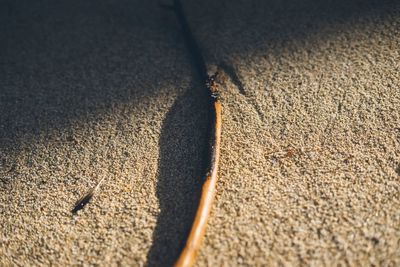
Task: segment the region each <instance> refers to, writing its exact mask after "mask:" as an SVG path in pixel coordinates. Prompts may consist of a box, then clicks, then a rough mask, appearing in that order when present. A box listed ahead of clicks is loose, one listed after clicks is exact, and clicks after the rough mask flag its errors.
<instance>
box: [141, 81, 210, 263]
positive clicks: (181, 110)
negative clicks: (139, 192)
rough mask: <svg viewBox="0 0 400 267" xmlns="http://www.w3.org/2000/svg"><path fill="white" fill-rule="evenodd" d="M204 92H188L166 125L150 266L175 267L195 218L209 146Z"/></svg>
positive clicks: (170, 113)
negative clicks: (158, 207)
mask: <svg viewBox="0 0 400 267" xmlns="http://www.w3.org/2000/svg"><path fill="white" fill-rule="evenodd" d="M196 87H197V88H196ZM200 90H201V86H198V85H197V86H196V85H194V86H193V87H191V88H188V90H187V91H186V93H185V94H183V95H182V96H180V97H179V98H178V99H177V100H176V101H175V103H174V105H173V106H172V108H171V109H170V110H169V112H168V113H167V115H166V117H165V119H164V121H163V124H162V132H161V136H160V141H159V142H160V155H159V161H158V178H157V197H158V199H159V204H160V214H159V216H158V219H157V226H156V229H155V231H154V234H153V245H152V247H151V249H150V251H149V253H148V255H147V264H148V266H171V265H172V264H173V263H174V261H175V260H176V259H177V257H178V255H179V252H180V251H181V249H182V248H183V245H184V243H185V240H186V237H187V235H188V233H189V230H190V227H191V224H192V221H193V218H194V214H195V210H196V207H197V203H198V200H199V196H200V188H201V185H202V182H203V176H204V172H205V164H206V162H205V160H204V158H205V157H204V156H205V153H206V152H207V144H208V142H207V136H208V133H207V126H208V115H207V103H206V101H205V97H204V94H203V93H202V92H200Z"/></svg>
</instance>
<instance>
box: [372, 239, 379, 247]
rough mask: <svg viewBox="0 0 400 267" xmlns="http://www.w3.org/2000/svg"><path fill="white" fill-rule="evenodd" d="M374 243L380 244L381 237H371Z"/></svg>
mask: <svg viewBox="0 0 400 267" xmlns="http://www.w3.org/2000/svg"><path fill="white" fill-rule="evenodd" d="M371 241H372V243H374V245H378V244H379V239H378V238H376V237H373V238H371Z"/></svg>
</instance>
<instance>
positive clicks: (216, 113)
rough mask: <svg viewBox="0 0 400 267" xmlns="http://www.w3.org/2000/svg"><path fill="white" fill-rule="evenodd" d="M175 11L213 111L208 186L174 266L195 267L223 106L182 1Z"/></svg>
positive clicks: (214, 169) (211, 196) (207, 210)
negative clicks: (193, 266) (208, 72)
mask: <svg viewBox="0 0 400 267" xmlns="http://www.w3.org/2000/svg"><path fill="white" fill-rule="evenodd" d="M173 10H174V11H175V13H176V16H177V19H178V21H179V23H180V24H181V27H182V33H183V36H184V38H185V43H186V45H187V47H188V49H189V51H190V53H191V55H192V57H193V61H194V64H195V67H196V69H197V71H198V73H199V75H200V78H201V79H202V80H203V81H204V85H205V88H206V89H207V91H208V98H209V104H210V105H209V107H208V108H209V109H210V113H211V135H210V139H211V140H210V155H209V168H208V171H207V174H206V178H205V182H204V184H203V186H202V190H201V196H200V201H199V206H198V208H197V211H196V215H195V218H194V222H193V225H192V228H191V231H190V234H189V236H188V238H187V240H186V244H185V247H184V248H183V250H182V252H181V254H180V256H179V258H178V260H177V262H176V263H175V266H176V267H182V266H192V265H193V263H194V261H195V258H196V255H197V252H198V250H199V248H200V245H201V241H202V239H203V236H204V233H205V229H206V226H207V221H208V218H209V216H210V211H211V207H212V203H213V200H214V197H215V190H216V183H217V171H218V162H219V150H220V142H221V123H222V120H221V102H220V100H219V93H218V85H217V82H216V78H217V75H218V72H217V73H215V74H214V75H212V76H209V75H208V74H207V67H206V64H205V61H204V58H203V56H202V53H201V51H200V48H199V46H198V44H197V42H196V39H195V38H194V36H193V34H192V32H191V30H190V27H189V24H188V21H187V19H186V16H185V13H184V11H183V8H182V4H181V2H180V1H179V0H175V1H174V6H173Z"/></svg>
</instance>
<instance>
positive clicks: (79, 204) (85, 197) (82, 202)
mask: <svg viewBox="0 0 400 267" xmlns="http://www.w3.org/2000/svg"><path fill="white" fill-rule="evenodd" d="M104 178H105V177H103V178H101V179H100V181H99V182H98V183H97V184H96V185H95V186H94V187H92V188H91V189H90V190H89V191H88V192H87V193H86V194H85V195H83V196H82V197H81V198H80V199H79V200H78V201H76V203H75V206H74V208H73V209H72V210H71V212H72V213H74V214H75V213H77V212H78V211H79V210H81V209H83V207H85V206H86V204H87V203H89V201H90V200H91V199H92V198H93V196H94V194H95V193H96V191H97V190H98V189H99V187H100V185H101V184H102V183H103V181H104Z"/></svg>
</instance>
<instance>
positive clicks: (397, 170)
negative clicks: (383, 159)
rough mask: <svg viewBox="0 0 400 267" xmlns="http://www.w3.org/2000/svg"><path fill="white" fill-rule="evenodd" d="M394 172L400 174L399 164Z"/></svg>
mask: <svg viewBox="0 0 400 267" xmlns="http://www.w3.org/2000/svg"><path fill="white" fill-rule="evenodd" d="M396 173H397V175H400V164H399V165H398V166H397V168H396Z"/></svg>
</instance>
